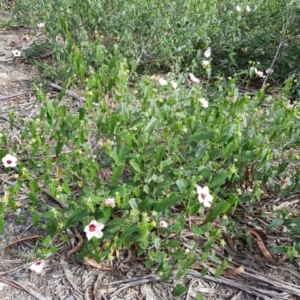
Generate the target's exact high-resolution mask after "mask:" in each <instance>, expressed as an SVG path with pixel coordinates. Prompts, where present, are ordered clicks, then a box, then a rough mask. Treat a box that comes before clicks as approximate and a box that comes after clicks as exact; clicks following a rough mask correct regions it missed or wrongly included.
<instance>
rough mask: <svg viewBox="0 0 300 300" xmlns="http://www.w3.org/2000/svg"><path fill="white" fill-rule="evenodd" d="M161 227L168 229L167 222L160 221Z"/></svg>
mask: <svg viewBox="0 0 300 300" xmlns="http://www.w3.org/2000/svg"><path fill="white" fill-rule="evenodd" d="M159 226H160V227H162V228H167V227H168V223H167V222H166V221H160V222H159Z"/></svg>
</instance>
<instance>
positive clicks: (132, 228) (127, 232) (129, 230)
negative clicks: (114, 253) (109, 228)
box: [120, 224, 138, 240]
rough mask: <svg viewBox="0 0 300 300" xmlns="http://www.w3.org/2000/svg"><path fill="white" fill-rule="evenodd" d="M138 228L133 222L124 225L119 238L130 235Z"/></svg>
mask: <svg viewBox="0 0 300 300" xmlns="http://www.w3.org/2000/svg"><path fill="white" fill-rule="evenodd" d="M137 231H138V228H137V226H136V225H135V224H132V225H129V226H127V227H125V230H124V231H123V232H122V234H121V236H120V239H121V240H123V239H125V238H126V237H132V235H133V233H135V232H137Z"/></svg>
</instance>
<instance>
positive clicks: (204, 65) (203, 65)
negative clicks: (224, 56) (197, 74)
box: [202, 60, 210, 68]
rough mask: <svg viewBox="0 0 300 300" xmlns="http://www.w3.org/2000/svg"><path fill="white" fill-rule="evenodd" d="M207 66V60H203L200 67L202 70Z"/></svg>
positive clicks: (208, 62)
mask: <svg viewBox="0 0 300 300" xmlns="http://www.w3.org/2000/svg"><path fill="white" fill-rule="evenodd" d="M209 64H210V61H209V60H203V61H202V67H203V68H205V67H207V66H209Z"/></svg>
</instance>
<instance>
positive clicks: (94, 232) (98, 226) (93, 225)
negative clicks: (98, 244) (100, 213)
mask: <svg viewBox="0 0 300 300" xmlns="http://www.w3.org/2000/svg"><path fill="white" fill-rule="evenodd" d="M103 228H104V224H102V223H98V222H97V221H96V220H92V221H91V222H90V224H89V225H86V226H85V228H84V232H85V233H86V237H87V239H88V240H90V239H91V238H92V237H96V238H98V239H100V238H102V236H103V232H102V229H103Z"/></svg>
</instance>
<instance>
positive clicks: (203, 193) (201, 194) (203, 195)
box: [197, 185, 214, 207]
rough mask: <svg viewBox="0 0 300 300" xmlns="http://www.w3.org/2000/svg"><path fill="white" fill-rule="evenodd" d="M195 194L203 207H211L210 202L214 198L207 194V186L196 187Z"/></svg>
mask: <svg viewBox="0 0 300 300" xmlns="http://www.w3.org/2000/svg"><path fill="white" fill-rule="evenodd" d="M197 193H198V200H199V202H200V203H201V204H203V205H204V206H205V207H211V202H212V201H213V199H214V197H213V196H212V195H211V194H210V193H209V188H208V187H207V186H204V187H203V188H201V187H200V186H198V185H197Z"/></svg>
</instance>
